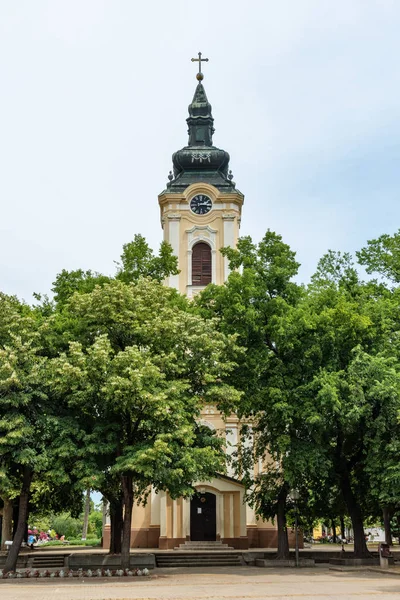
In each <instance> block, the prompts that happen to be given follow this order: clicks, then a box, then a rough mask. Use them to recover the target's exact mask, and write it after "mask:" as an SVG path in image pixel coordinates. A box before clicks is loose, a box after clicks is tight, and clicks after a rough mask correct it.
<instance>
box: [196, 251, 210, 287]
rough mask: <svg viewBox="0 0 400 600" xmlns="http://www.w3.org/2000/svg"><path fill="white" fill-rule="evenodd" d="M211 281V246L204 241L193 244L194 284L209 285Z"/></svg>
mask: <svg viewBox="0 0 400 600" xmlns="http://www.w3.org/2000/svg"><path fill="white" fill-rule="evenodd" d="M209 283H211V248H210V246H209V245H208V244H205V243H204V242H199V243H198V244H196V245H195V246H193V251H192V285H208V284H209Z"/></svg>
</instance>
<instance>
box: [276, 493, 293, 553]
mask: <svg viewBox="0 0 400 600" xmlns="http://www.w3.org/2000/svg"><path fill="white" fill-rule="evenodd" d="M286 498H287V489H286V485H283V486H282V488H281V490H280V492H279V495H278V508H277V514H276V520H277V523H278V554H277V555H276V558H277V559H283V560H288V559H289V557H290V554H289V541H288V533H287V527H286Z"/></svg>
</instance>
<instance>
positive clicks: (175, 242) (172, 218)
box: [168, 214, 181, 290]
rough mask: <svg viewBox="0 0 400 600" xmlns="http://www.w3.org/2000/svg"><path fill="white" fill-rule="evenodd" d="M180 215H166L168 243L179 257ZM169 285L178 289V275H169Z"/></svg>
mask: <svg viewBox="0 0 400 600" xmlns="http://www.w3.org/2000/svg"><path fill="white" fill-rule="evenodd" d="M180 220H181V216H180V215H178V214H176V215H174V214H172V215H168V226H169V243H170V244H171V246H172V250H173V251H174V254H175V256H177V257H178V259H179V245H180V244H179V227H180ZM168 285H169V287H173V288H175V289H177V290H179V275H170V276H169V282H168Z"/></svg>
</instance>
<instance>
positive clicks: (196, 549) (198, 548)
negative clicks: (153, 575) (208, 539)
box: [174, 544, 234, 552]
mask: <svg viewBox="0 0 400 600" xmlns="http://www.w3.org/2000/svg"><path fill="white" fill-rule="evenodd" d="M174 550H179V551H183V552H188V551H190V552H224V551H226V550H234V548H232V546H228V544H223V545H222V546H218V547H217V548H209V547H208V546H195V547H192V546H185V544H179V546H176V547H175V548H174Z"/></svg>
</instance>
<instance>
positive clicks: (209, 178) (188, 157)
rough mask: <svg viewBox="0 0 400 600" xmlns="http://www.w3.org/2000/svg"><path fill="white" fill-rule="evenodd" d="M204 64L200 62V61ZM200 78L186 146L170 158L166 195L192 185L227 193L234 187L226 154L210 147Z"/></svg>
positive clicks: (207, 113) (209, 119) (211, 130)
mask: <svg viewBox="0 0 400 600" xmlns="http://www.w3.org/2000/svg"><path fill="white" fill-rule="evenodd" d="M203 60H204V59H203ZM202 79H203V74H202V73H201V72H199V73H198V74H197V80H198V84H197V87H196V90H195V93H194V96H193V100H192V102H191V104H189V109H188V110H189V117H188V118H187V119H186V122H187V124H188V134H189V142H188V145H187V146H185V147H184V148H182V149H181V150H178V151H177V152H175V153H174V154H173V155H172V163H173V173H174V177H173V178H171V177H169V179H170V181H169V183H168V184H167V189H168V191H171V192H172V191H177V192H178V191H183V190H184V189H185V188H187V187H188V186H189V185H191V184H192V183H195V182H200V181H202V182H205V183H209V184H211V185H214V186H215V187H216V188H218V189H219V190H221V191H222V190H224V191H226V192H231V191H234V190H235V183H234V182H233V181H232V175H231V174H230V172H229V154H228V152H226V151H225V150H221V149H220V148H216V147H215V146H213V140H212V136H213V133H214V119H213V116H212V112H211V104H210V103H209V102H208V99H207V95H206V91H205V89H204V86H203V84H202Z"/></svg>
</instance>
